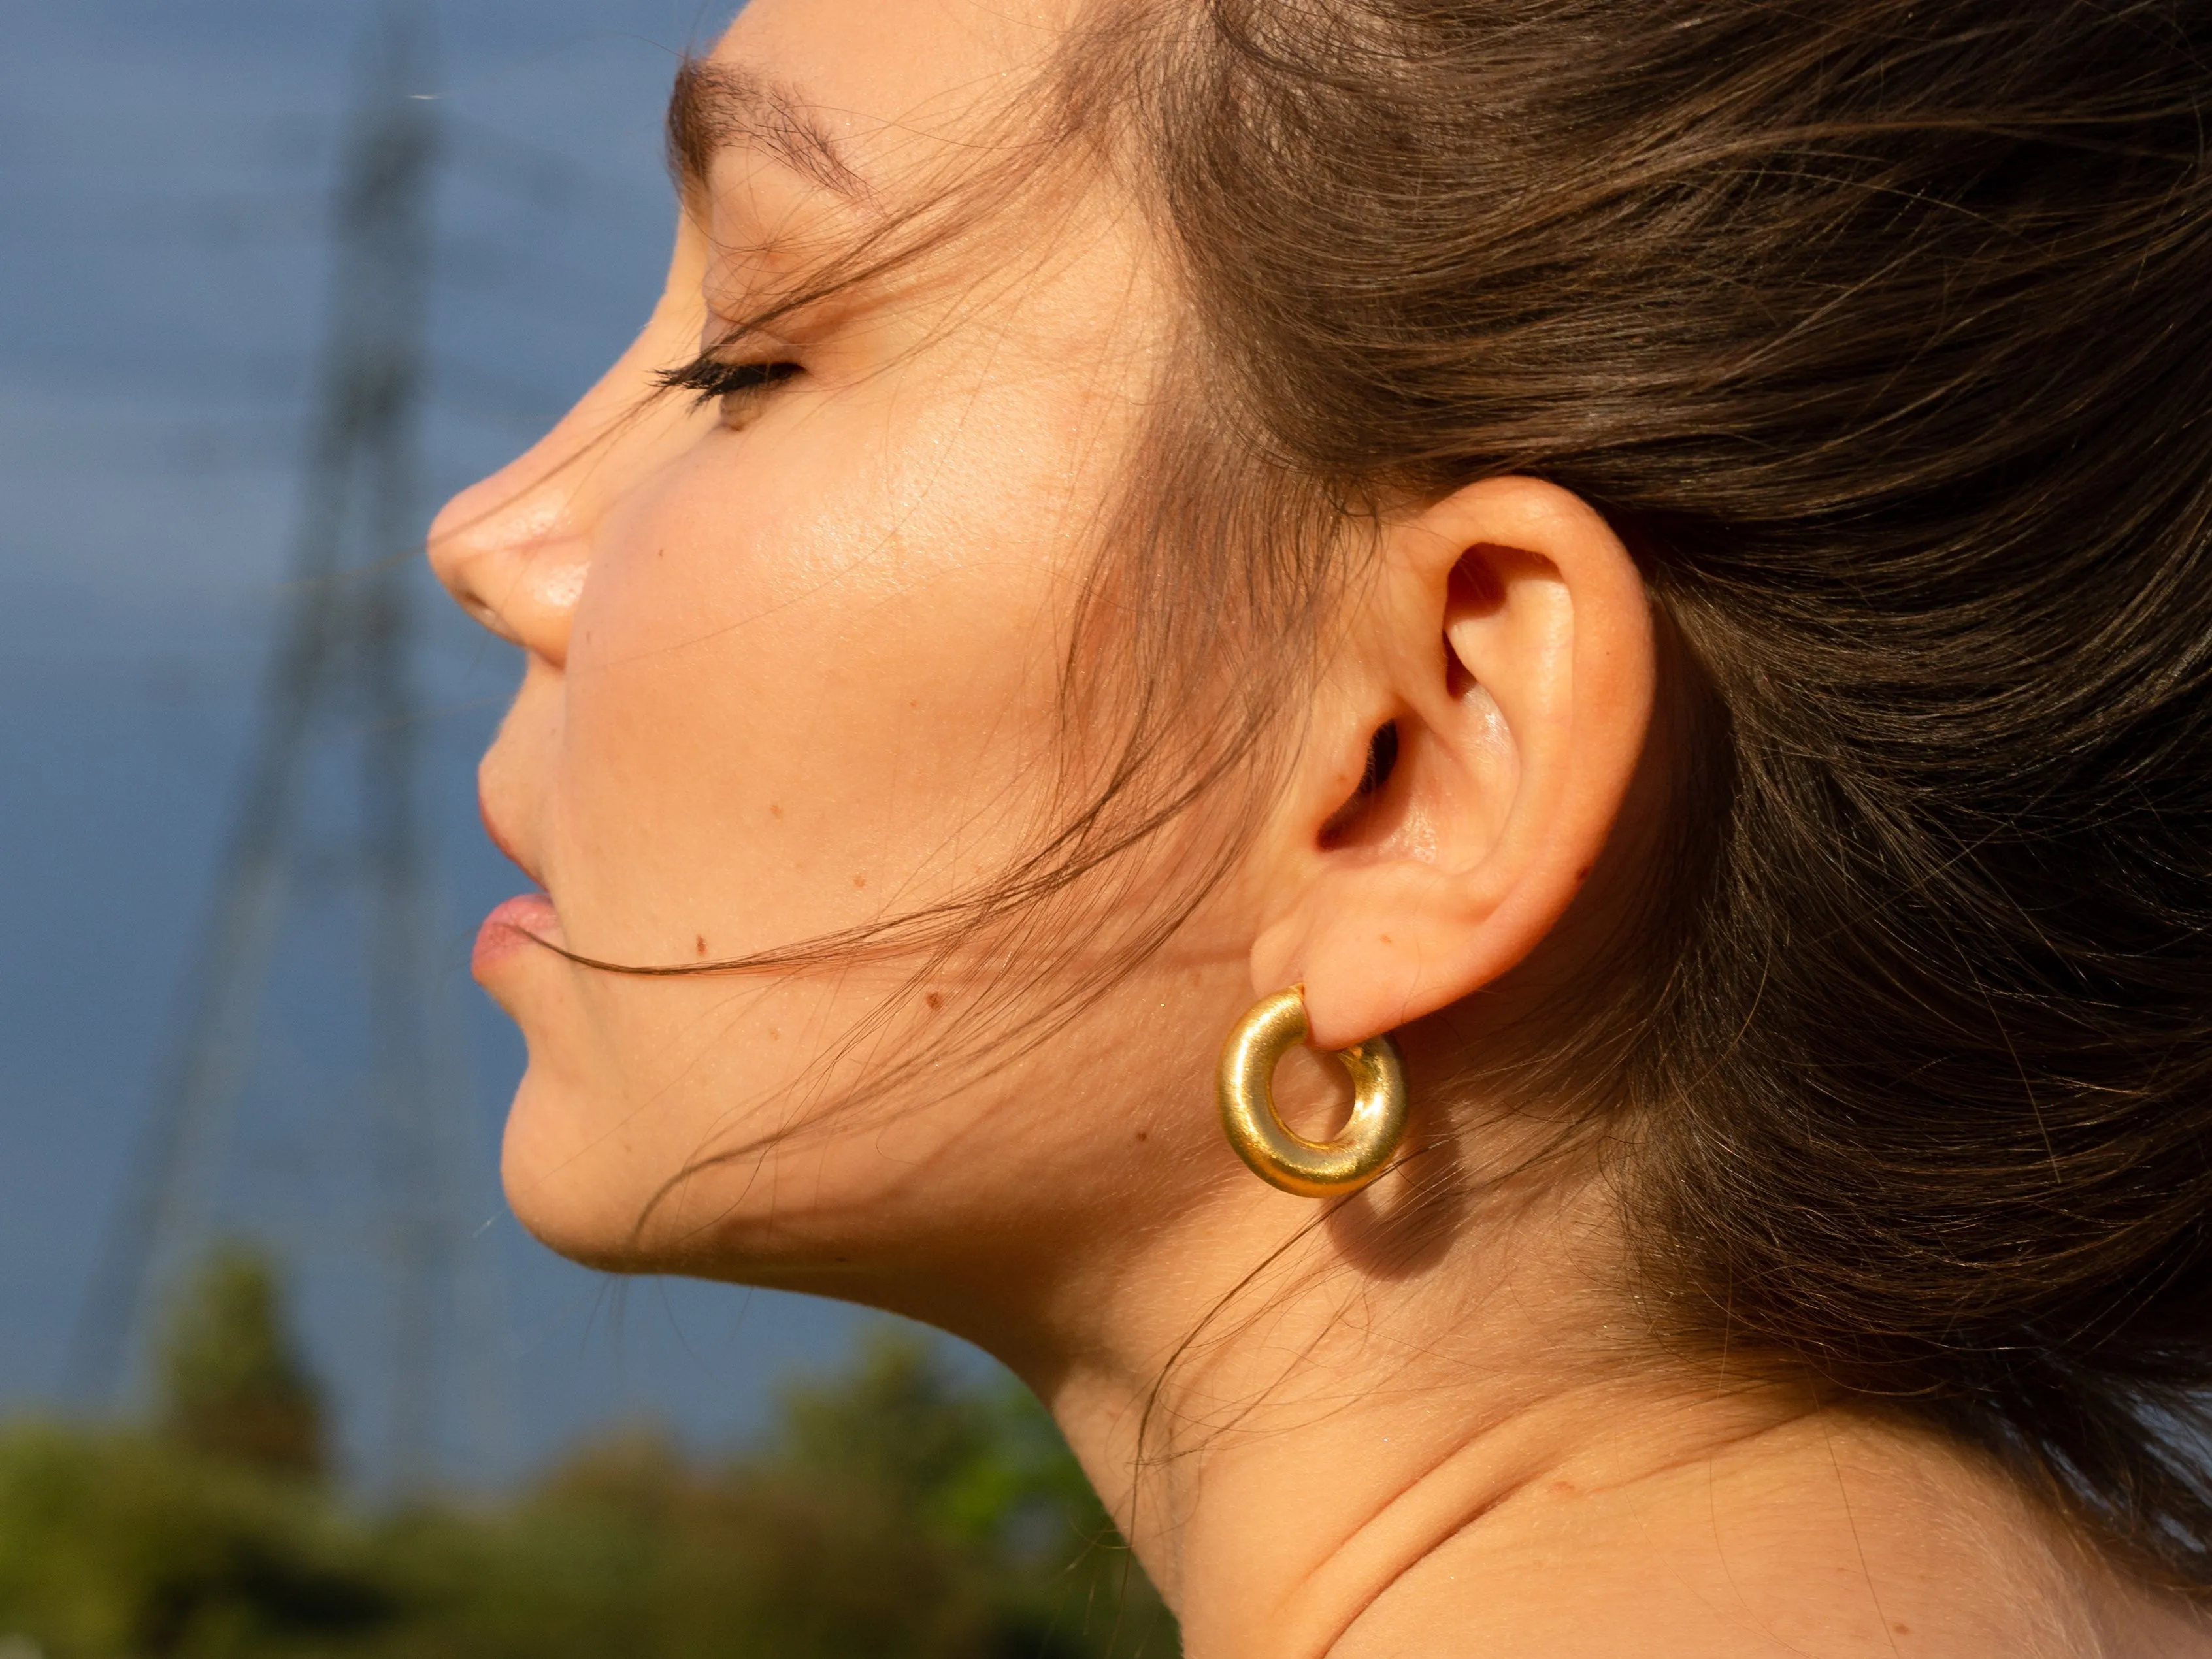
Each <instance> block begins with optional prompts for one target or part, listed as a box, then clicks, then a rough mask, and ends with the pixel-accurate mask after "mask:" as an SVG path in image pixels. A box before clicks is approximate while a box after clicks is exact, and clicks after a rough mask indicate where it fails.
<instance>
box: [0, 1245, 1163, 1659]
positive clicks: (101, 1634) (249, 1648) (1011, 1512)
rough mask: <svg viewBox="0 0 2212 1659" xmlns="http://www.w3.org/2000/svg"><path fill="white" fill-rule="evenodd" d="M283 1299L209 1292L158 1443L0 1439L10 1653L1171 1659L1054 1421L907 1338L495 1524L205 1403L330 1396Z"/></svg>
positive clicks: (47, 1434)
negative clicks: (752, 1418)
mask: <svg viewBox="0 0 2212 1659" xmlns="http://www.w3.org/2000/svg"><path fill="white" fill-rule="evenodd" d="M279 1291H280V1286H279V1282H278V1280H277V1279H276V1275H275V1274H274V1273H273V1272H270V1271H268V1270H267V1264H266V1263H265V1261H264V1263H263V1264H262V1266H261V1270H260V1271H259V1273H258V1277H257V1276H256V1275H255V1274H254V1273H249V1272H246V1271H241V1269H240V1265H239V1258H237V1257H235V1256H233V1257H231V1258H230V1259H229V1260H228V1261H227V1262H226V1264H225V1265H224V1267H223V1270H222V1273H221V1274H218V1273H216V1272H215V1271H213V1270H212V1269H211V1270H210V1273H209V1274H207V1275H205V1276H204V1278H203V1279H202V1280H201V1281H200V1283H199V1285H198V1287H197V1289H196V1290H195V1291H194V1292H193V1295H194V1297H195V1298H196V1299H195V1302H194V1303H193V1304H191V1307H192V1311H190V1312H188V1313H186V1314H185V1315H181V1316H179V1323H178V1327H177V1328H178V1331H179V1339H178V1340H177V1341H176V1342H175V1343H174V1344H173V1346H172V1347H171V1349H170V1358H171V1362H172V1364H171V1370H170V1372H169V1382H170V1395H169V1399H168V1401H167V1404H166V1405H165V1407H164V1408H163V1412H162V1415H161V1422H162V1424H163V1425H164V1429H163V1431H162V1432H161V1433H160V1434H157V1435H152V1436H149V1435H143V1434H128V1433H118V1432H88V1431H84V1430H82V1429H77V1428H68V1427H60V1426H55V1425H36V1424H19V1425H15V1426H14V1427H12V1428H10V1429H8V1430H6V1431H0V1634H9V1633H13V1632H21V1633H22V1634H23V1635H24V1636H25V1637H26V1638H29V1639H30V1640H32V1641H33V1642H35V1643H36V1644H39V1647H40V1650H42V1651H43V1652H44V1653H45V1654H46V1656H48V1659H169V1656H174V1659H607V1656H610V1655H621V1656H623V1659H1172V1656H1174V1655H1175V1654H1176V1651H1177V1644H1176V1634H1175V1629H1174V1625H1173V1622H1172V1620H1170V1619H1169V1618H1168V1616H1167V1614H1166V1613H1165V1611H1164V1609H1163V1608H1162V1607H1160V1605H1159V1603H1158V1600H1157V1598H1155V1597H1154V1596H1153V1595H1152V1591H1151V1589H1150V1587H1149V1586H1148V1585H1146V1583H1145V1581H1144V1578H1143V1576H1142V1574H1140V1573H1139V1572H1138V1571H1136V1570H1135V1567H1134V1564H1133V1560H1132V1559H1131V1558H1130V1556H1129V1555H1128V1553H1127V1551H1126V1550H1125V1549H1123V1548H1122V1547H1121V1545H1120V1542H1119V1541H1118V1540H1117V1539H1116V1538H1115V1534H1114V1532H1113V1528H1112V1527H1111V1526H1110V1524H1109V1522H1108V1521H1107V1518H1106V1516H1105V1515H1104V1513H1103V1510H1101V1509H1100V1507H1099V1505H1098V1504H1097V1499H1096V1498H1093V1497H1092V1496H1091V1491H1090V1488H1089V1487H1088V1486H1087V1485H1085V1482H1084V1480H1083V1477H1082V1474H1081V1473H1080V1471H1079V1470H1078V1469H1077V1468H1076V1467H1075V1463H1074V1460H1073V1458H1072V1457H1070V1456H1069V1455H1068V1453H1067V1450H1066V1447H1065V1446H1064V1445H1063V1444H1062V1443H1061V1442H1060V1437H1059V1435H1058V1433H1057V1432H1056V1431H1054V1428H1053V1426H1052V1423H1051V1420H1050V1419H1048V1417H1047V1416H1046V1415H1045V1413H1044V1412H1043V1411H1042V1408H1041V1407H1038V1406H1037V1404H1036V1401H1034V1400H1033V1399H1031V1398H1030V1395H1028V1394H1027V1393H1026V1391H1024V1390H1022V1389H1019V1388H1018V1387H1017V1386H1016V1385H1014V1384H1013V1383H1011V1381H1006V1380H1001V1381H997V1382H984V1381H978V1380H976V1379H974V1378H972V1377H970V1376H966V1375H965V1374H963V1372H962V1371H961V1370H959V1369H957V1368H956V1367H955V1366H953V1365H952V1364H951V1363H949V1361H948V1360H947V1358H946V1356H945V1349H944V1348H943V1346H941V1345H939V1344H937V1343H934V1342H933V1341H930V1340H927V1339H925V1338H923V1337H921V1336H919V1335H917V1334H912V1333H910V1332H908V1331H905V1330H903V1329H901V1328H891V1327H888V1326H886V1327H884V1328H882V1329H880V1330H878V1331H877V1332H876V1333H874V1334H872V1335H871V1336H869V1337H868V1338H867V1340H866V1341H865V1342H864V1343H863V1345H862V1346H861V1348H860V1351H859V1352H858V1353H857V1355H856V1356H855V1358H854V1361H853V1363H852V1364H850V1365H849V1366H848V1367H846V1368H843V1369H842V1370H836V1371H833V1372H829V1373H825V1374H823V1375H819V1376H812V1377H809V1378H805V1379H804V1380H802V1381H800V1382H799V1383H794V1384H793V1386H791V1387H790V1388H788V1389H786V1390H785V1392H784V1395H783V1397H782V1400H781V1410H780V1413H779V1415H778V1417H777V1419H776V1421H775V1426H774V1427H773V1429H772V1430H771V1431H770V1432H769V1434H768V1435H767V1436H765V1437H763V1439H762V1440H761V1441H760V1442H759V1443H757V1444H756V1445H755V1446H753V1447H752V1448H750V1449H749V1450H747V1451H745V1452H744V1453H743V1454H742V1455H736V1456H733V1457H729V1458H726V1459H722V1460H719V1461H708V1460H701V1459H697V1458H695V1457H691V1456H688V1455H685V1454H684V1451H683V1450H682V1449H680V1448H679V1447H678V1445H677V1444H676V1443H675V1442H673V1441H672V1440H671V1438H670V1437H668V1436H667V1435H665V1433H662V1432H659V1431H654V1430H652V1429H649V1428H632V1429H629V1430H626V1431H621V1432H618V1433H615V1434H611V1435H609V1436H607V1437H605V1438H603V1439H601V1440H599V1441H598V1442H597V1443H593V1444H591V1445H588V1446H586V1447H584V1448H582V1449H579V1450H578V1451H577V1452H576V1453H574V1455H571V1456H570V1457H568V1459H567V1460H565V1461H564V1462H562V1464H560V1465H559V1466H558V1467H557V1468H554V1469H552V1470H551V1471H550V1472H549V1473H548V1474H546V1475H545V1476H544V1478H542V1479H541V1480H538V1482H536V1483H535V1484H534V1485H533V1486H531V1487H529V1488H528V1489H526V1490H525V1491H523V1492H520V1493H517V1494H515V1495H513V1497H511V1498H506V1499H502V1500H500V1501H497V1502H491V1501H483V1502H478V1503H475V1504H461V1503H446V1504H435V1505H427V1504H426V1505H421V1506H417V1507H416V1508H414V1509H411V1510H406V1511H404V1512H399V1513H387V1514H385V1515H382V1516H366V1515H363V1514H362V1513H360V1512H358V1511H356V1510H352V1509H349V1507H348V1505H347V1504H346V1503H345V1501H344V1499H343V1495H342V1494H340V1493H337V1492H333V1491H331V1490H330V1489H329V1487H328V1486H325V1485H323V1484H319V1483H318V1482H315V1481H313V1480H303V1479H302V1478H301V1474H302V1473H303V1472H304V1471H307V1470H308V1469H311V1468H317V1467H319V1466H320V1461H319V1456H318V1458H317V1459H316V1460H313V1461H312V1462H311V1461H309V1460H307V1459H304V1458H301V1457H300V1456H298V1455H296V1448H297V1447H298V1446H299V1445H301V1443H302V1441H301V1439H300V1438H298V1437H297V1436H298V1432H299V1431H298V1429H297V1427H296V1424H297V1423H298V1422H299V1421H301V1420H305V1421H307V1422H309V1423H312V1424H313V1427H314V1431H315V1434H316V1436H317V1437H318V1438H316V1439H315V1440H314V1442H313V1443H314V1444H316V1445H317V1446H319V1445H320V1440H319V1435H320V1433H321V1425H322V1423H323V1418H322V1415H321V1413H320V1412H319V1409H318V1410H316V1411H314V1412H313V1413H311V1414H309V1415H307V1417H306V1418H305V1419H296V1418H295V1430H294V1431H293V1433H294V1435H295V1438H293V1439H291V1440H289V1441H287V1440H283V1439H280V1438H278V1437H274V1436H273V1435H272V1436H269V1437H265V1438H264V1437H263V1431H256V1432H255V1433H254V1434H252V1435H241V1434H239V1433H237V1432H235V1431H233V1430H232V1429H231V1428H229V1427H228V1426H222V1425H230V1424H233V1423H235V1422H236V1421H237V1420H239V1419H238V1418H237V1417H236V1416H232V1415H228V1414H227V1413H226V1412H225V1411H223V1410H217V1409H215V1406H216V1403H217V1402H220V1401H223V1400H226V1399H228V1400H230V1401H241V1400H243V1401H263V1402H266V1401H271V1400H280V1401H282V1400H289V1401H291V1402H292V1405H293V1408H294V1409H295V1411H296V1410H297V1409H298V1406H299V1402H300V1401H301V1400H302V1399H305V1400H307V1401H313V1389H312V1386H311V1383H309V1381H308V1379H307V1373H306V1370H305V1368H304V1367H303V1366H301V1364H299V1361H298V1358H297V1353H296V1349H295V1346H293V1344H292V1343H291V1341H290V1339H289V1336H288V1335H287V1334H285V1327H284V1320H283V1298H282V1296H281V1294H280V1293H279ZM224 1331H228V1332H229V1333H230V1334H231V1337H230V1338H229V1339H225V1340H217V1336H216V1333H220V1332H224ZM254 1355H258V1356H259V1358H258V1359H257V1360H256V1361H255V1363H254V1364H245V1363H243V1360H244V1358H248V1357H252V1356H254ZM187 1356H189V1358H187ZM210 1356H214V1358H210ZM226 1356H227V1357H226ZM218 1361H219V1362H220V1363H218ZM187 1379H189V1380H190V1382H191V1387H190V1388H189V1389H187V1388H186V1387H185V1386H183V1384H184V1383H185V1381H186V1380H187ZM210 1379H215V1380H216V1382H221V1381H222V1380H223V1379H228V1383H226V1384H225V1387H223V1388H217V1387H216V1386H214V1384H213V1383H210ZM272 1379H274V1380H279V1381H283V1383H284V1385H285V1386H284V1387H283V1388H282V1389H279V1388H277V1387H276V1386H275V1385H274V1381H272ZM226 1389H228V1392H226ZM186 1400H191V1401H194V1402H197V1403H196V1404H195V1406H194V1407H192V1409H191V1410H187V1409H185V1407H184V1403H183V1402H184V1401H186ZM211 1424H212V1425H218V1427H217V1428H216V1431H213V1432H210V1431H209V1429H208V1427H207V1425H211ZM272 1443H273V1444H276V1445H281V1446H288V1447H290V1448H293V1449H294V1452H293V1453H290V1454H288V1455H283V1456H271V1455H268V1451H269V1448H270V1445H271V1444H272Z"/></svg>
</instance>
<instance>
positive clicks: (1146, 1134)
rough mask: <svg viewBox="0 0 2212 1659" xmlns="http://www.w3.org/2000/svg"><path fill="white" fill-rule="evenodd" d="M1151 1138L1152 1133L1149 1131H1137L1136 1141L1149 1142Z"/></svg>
mask: <svg viewBox="0 0 2212 1659" xmlns="http://www.w3.org/2000/svg"><path fill="white" fill-rule="evenodd" d="M1137 1139H1139V1140H1150V1139H1152V1131H1151V1130H1150V1129H1139V1130H1138V1131H1137Z"/></svg>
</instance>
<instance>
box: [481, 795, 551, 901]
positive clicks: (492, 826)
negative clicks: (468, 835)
mask: <svg viewBox="0 0 2212 1659" xmlns="http://www.w3.org/2000/svg"><path fill="white" fill-rule="evenodd" d="M477 817H480V818H482V819H483V827H484V834H485V835H487V836H489V837H491V844H492V845H493V846H495V847H496V848H499V850H500V851H501V853H502V854H505V855H506V857H507V862H508V863H509V864H512V865H513V866H514V867H515V868H516V869H518V870H520V871H521V872H522V873H523V874H524V875H526V876H527V877H529V878H530V879H531V880H532V881H533V882H535V883H537V884H538V886H539V887H540V888H543V887H544V885H545V878H544V877H543V876H541V875H539V874H538V872H537V871H535V870H534V869H532V867H531V865H530V860H527V859H526V858H524V857H523V856H522V854H520V853H518V852H516V851H515V850H514V843H513V842H512V841H509V840H508V839H507V835H506V833H505V832H504V831H503V830H501V829H500V827H499V820H498V819H497V818H495V817H492V815H491V803H490V802H489V801H488V800H486V799H484V798H483V793H482V792H481V791H479V792H478V793H477Z"/></svg>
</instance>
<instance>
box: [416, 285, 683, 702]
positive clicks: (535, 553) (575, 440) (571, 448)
mask: <svg viewBox="0 0 2212 1659" xmlns="http://www.w3.org/2000/svg"><path fill="white" fill-rule="evenodd" d="M694 292H696V289H695V290H694ZM697 332H698V325H697V321H696V318H691V319H686V318H685V317H684V316H683V315H682V314H681V307H680V304H679V303H678V293H677V290H676V285H675V283H674V281H673V279H671V294H670V295H669V296H667V297H665V298H664V300H663V301H662V304H661V305H660V307H659V308H658V309H657V310H656V312H655V314H654V317H653V321H652V322H651V323H650V324H648V325H647V328H646V330H645V331H644V332H643V333H642V334H641V335H640V336H639V337H638V339H637V342H636V343H635V344H634V345H632V346H631V347H630V349H629V351H627V352H625V353H624V354H623V356H622V358H621V360H620V361H618V362H617V363H616V364H615V366H614V367H613V368H611V369H610V370H609V371H608V372H607V374H606V375H605V378H604V379H603V380H600V382H599V384H598V385H597V386H593V387H592V390H591V391H590V392H586V394H585V395H584V398H582V400H581V401H580V402H579V403H578V404H576V406H575V407H574V409H572V410H569V411H568V414H567V415H566V416H563V417H562V421H561V422H560V424H559V425H557V426H556V427H555V428H553V429H552V431H550V432H549V433H548V434H546V435H545V436H544V439H542V440H541V441H539V442H538V444H537V445H536V446H535V447H532V449H531V450H530V451H529V452H528V453H526V454H525V455H523V456H521V457H520V459H517V460H515V461H513V463H511V464H510V465H507V466H505V467H502V468H501V470H500V471H497V472H495V473H493V474H492V475H491V477H488V478H485V479H483V480H482V481H481V482H479V483H474V484H471V485H470V486H469V488H468V489H465V490H463V491H462V492H461V493H460V494H459V495H456V496H454V497H453V500H452V501H448V502H447V503H446V506H445V507H444V508H443V510H441V512H440V513H439V514H438V516H437V518H436V519H435V520H433V521H432V523H431V526H430V535H429V553H430V566H431V568H432V569H434V570H435V571H436V572H437V575H438V580H440V581H441V582H442V583H444V584H445V587H446V591H447V592H449V593H451V594H452V595H453V599H454V600H455V601H456V602H457V603H458V604H459V605H460V607H461V608H462V609H463V610H464V611H467V612H468V613H469V614H470V615H471V617H475V618H476V619H477V622H479V623H482V624H483V626H484V627H486V628H488V629H490V630H491V631H492V632H493V633H495V634H496V635H499V636H500V637H501V639H505V640H511V641H513V642H514V643H515V644H517V645H519V646H521V647H523V648H524V649H525V650H526V651H528V652H530V653H532V655H533V656H534V657H538V658H540V659H544V661H545V662H547V663H549V664H550V665H553V666H555V667H556V668H557V667H560V666H562V665H564V664H565V663H566V661H567V659H568V634H569V629H570V625H571V623H573V622H574V617H575V614H576V605H577V602H578V600H579V599H581V598H582V596H583V592H584V584H585V580H586V577H587V575H588V574H590V570H591V562H592V544H593V540H594V538H595V537H596V535H597V533H598V529H599V523H600V521H601V520H602V519H603V518H604V517H605V513H606V511H607V509H608V507H610V506H611V504H612V503H613V502H614V501H617V500H618V499H619V498H620V497H621V496H622V495H623V494H624V493H625V492H626V491H627V490H628V489H630V488H632V487H633V486H634V485H635V483H637V482H638V481H639V480H640V479H641V478H642V477H645V476H647V474H649V473H650V472H651V471H653V470H654V469H655V468H657V467H658V466H659V465H660V464H661V463H662V462H663V461H665V459H666V458H667V456H668V455H669V453H671V451H672V450H673V449H674V448H676V447H680V446H682V445H683V444H684V443H687V442H689V441H690V440H691V438H692V437H693V436H694V435H695V434H694V432H693V431H692V429H691V428H693V427H694V426H695V424H696V422H695V420H694V418H693V417H692V416H690V414H688V413H687V412H686V411H684V410H677V409H671V408H670V407H668V406H666V405H665V404H664V405H659V406H655V405H654V404H653V391H654V389H655V380H656V373H655V371H656V370H657V369H658V368H660V367H662V366H663V365H665V362H668V361H669V360H670V359H671V356H675V355H678V348H679V346H680V344H681V343H682V341H683V339H684V338H685V337H687V336H688V337H691V338H696V335H697Z"/></svg>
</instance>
